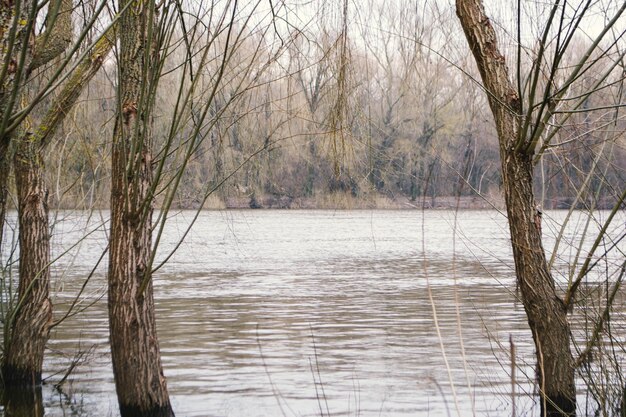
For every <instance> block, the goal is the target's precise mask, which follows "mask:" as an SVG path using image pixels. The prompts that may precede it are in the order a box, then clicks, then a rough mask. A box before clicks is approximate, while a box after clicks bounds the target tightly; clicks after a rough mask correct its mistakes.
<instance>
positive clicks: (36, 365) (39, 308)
mask: <svg viewBox="0 0 626 417" xmlns="http://www.w3.org/2000/svg"><path fill="white" fill-rule="evenodd" d="M13 164H14V172H15V185H16V188H17V199H18V222H19V245H20V264H19V277H20V280H19V285H18V300H17V305H16V307H15V309H14V311H12V312H11V313H10V314H9V322H8V324H9V326H8V328H9V329H10V331H9V332H8V334H5V344H4V346H5V349H6V351H5V354H4V357H3V362H2V377H3V380H4V383H5V385H8V386H29V385H39V384H41V370H42V364H43V353H44V348H45V345H46V342H47V341H48V335H49V333H50V325H51V324H52V303H51V302H50V298H49V286H50V231H49V229H48V204H47V190H46V188H45V182H44V175H43V158H42V155H41V149H40V148H39V147H37V146H36V145H35V144H34V143H33V141H32V140H31V136H30V135H25V136H23V137H22V138H21V139H20V140H19V141H18V143H17V149H16V152H15V157H14V160H13Z"/></svg>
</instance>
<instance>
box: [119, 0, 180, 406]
mask: <svg viewBox="0 0 626 417" xmlns="http://www.w3.org/2000/svg"><path fill="white" fill-rule="evenodd" d="M120 6H121V7H122V8H127V10H126V11H125V12H124V13H122V16H121V19H120V22H119V30H120V45H119V61H118V71H119V75H118V77H119V83H118V100H117V101H118V108H117V113H116V120H115V129H114V133H113V145H112V146H113V149H112V160H111V161H112V162H111V163H112V171H111V181H112V184H111V226H110V227H111V232H110V250H109V272H108V283H109V292H108V293H109V296H108V305H109V329H110V340H111V356H112V361H113V374H114V377H115V388H116V391H117V397H118V403H119V407H120V414H121V415H122V416H123V417H126V416H133V417H137V416H163V417H169V416H173V415H174V413H173V411H172V407H171V404H170V400H169V395H168V392H167V385H166V382H165V377H164V375H163V367H162V365H161V355H160V351H159V343H158V339H157V334H156V322H155V312H154V298H153V294H152V279H151V274H152V271H151V268H150V260H151V258H152V213H153V204H154V201H153V197H154V196H153V195H152V194H151V190H152V186H153V176H154V174H153V156H152V146H153V138H152V129H151V127H152V112H153V107H154V91H155V89H156V86H157V83H158V80H159V77H160V75H159V74H160V66H159V65H158V62H159V59H158V53H159V49H160V45H161V41H163V39H162V38H161V37H160V36H161V35H162V34H163V33H162V32H161V31H159V30H158V25H157V24H156V23H157V17H156V15H157V10H156V7H157V6H156V4H155V2H152V1H133V0H125V1H122V2H120ZM164 15H165V13H164ZM161 21H162V20H161ZM144 282H145V284H144Z"/></svg>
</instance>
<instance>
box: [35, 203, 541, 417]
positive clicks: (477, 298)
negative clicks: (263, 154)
mask: <svg viewBox="0 0 626 417" xmlns="http://www.w3.org/2000/svg"><path fill="white" fill-rule="evenodd" d="M192 214H193V213H181V214H179V215H178V216H176V217H175V218H173V219H172V220H171V223H170V226H169V229H168V230H167V233H166V236H165V241H164V242H163V244H162V245H161V247H160V252H159V256H160V257H161V259H162V258H163V257H165V256H167V254H168V252H169V251H170V250H172V248H173V247H174V245H175V244H176V242H177V240H178V238H179V236H181V235H182V233H183V232H184V230H185V227H186V225H187V224H188V221H189V220H190V219H191V217H192ZM423 216H424V218H423ZM83 220H84V216H78V217H76V216H67V218H66V220H65V221H64V222H62V223H60V224H57V225H56V227H55V242H56V246H55V250H56V251H57V252H58V253H60V252H61V251H62V250H63V248H68V247H70V246H71V245H73V244H75V242H76V238H77V236H80V235H81V234H83V233H84V232H83V229H84V222H83ZM96 225H97V224H96V223H95V220H93V219H92V220H91V225H90V226H88V228H89V230H91V229H93V228H94V227H95V226H96ZM453 230H454V213H450V212H437V211H428V212H425V213H420V212H417V211H373V212H371V211H358V212H332V211H270V212H264V211H254V212H251V211H235V212H206V213H202V215H201V216H200V219H199V220H198V223H197V224H196V226H195V228H194V229H193V231H192V233H191V234H190V236H189V237H188V239H187V240H186V241H185V243H184V244H183V245H182V246H181V247H180V249H179V250H178V252H177V253H176V254H175V255H174V257H173V258H172V259H171V261H170V262H169V263H167V264H166V265H165V266H163V267H162V268H161V269H160V270H159V271H158V272H157V274H156V276H155V298H156V300H157V308H158V313H157V315H158V326H159V339H160V343H161V351H162V355H163V363H164V367H165V373H166V376H167V377H168V385H169V389H170V392H171V394H172V401H173V404H174V406H175V410H176V413H177V415H178V416H280V415H286V416H319V415H321V414H322V413H323V414H326V413H327V410H328V411H329V412H330V415H332V416H409V415H411V416H415V415H427V414H428V415H431V416H438V415H446V414H447V411H448V410H449V411H450V412H451V413H453V414H455V413H456V410H457V408H458V409H460V410H461V412H462V413H463V414H468V413H470V411H471V410H472V408H474V410H476V413H477V414H480V415H485V414H486V415H503V414H505V413H506V414H510V412H511V409H510V407H511V405H510V404H511V398H510V392H511V381H510V376H509V373H510V355H509V336H512V337H513V340H514V341H515V343H516V350H517V358H516V362H517V365H518V372H517V374H518V378H519V380H518V381H517V383H518V386H517V388H516V391H517V392H518V393H521V394H522V396H520V398H518V399H517V404H518V411H520V415H522V413H521V412H523V411H524V410H529V409H530V408H531V406H532V400H531V399H529V398H528V396H525V395H523V394H525V393H528V392H532V389H533V387H532V385H531V384H530V383H529V382H528V381H529V380H532V379H533V378H532V366H531V365H532V361H533V355H532V353H533V350H532V346H531V344H530V343H531V339H530V334H529V331H528V329H527V324H526V321H525V316H524V314H523V310H522V308H521V305H519V304H518V303H516V298H515V294H514V291H515V287H514V281H513V272H512V262H511V261H510V250H509V244H508V240H507V238H506V220H505V219H504V218H503V217H502V216H501V215H499V214H498V213H495V212H463V213H459V223H458V225H457V230H456V239H454V233H453ZM105 242H106V239H105V235H104V234H103V233H102V232H97V233H93V234H91V235H90V236H89V237H88V238H87V239H86V240H85V241H84V242H82V243H81V245H80V247H78V248H77V249H76V250H73V251H71V253H70V254H69V255H68V256H65V257H63V258H62V259H61V260H60V261H59V262H58V263H57V264H55V268H56V272H57V274H56V275H57V279H56V281H55V284H54V287H55V288H56V290H57V291H56V295H55V300H54V303H55V308H56V314H57V317H60V316H62V315H63V313H64V311H65V310H66V309H67V308H68V306H69V304H70V302H71V300H72V299H73V297H74V296H75V294H77V293H78V291H79V289H80V287H81V286H82V285H83V282H84V279H85V277H86V276H87V275H88V274H89V271H90V270H91V269H92V268H93V266H94V264H95V262H96V261H97V260H98V258H99V257H100V255H101V252H102V250H103V249H104V247H105V245H106V243H105ZM453 247H454V248H455V250H454V251H453ZM105 270H106V265H100V266H99V268H97V269H96V271H97V272H96V274H95V276H94V277H93V278H92V279H91V281H90V282H89V283H88V285H87V286H86V289H85V292H84V293H83V299H82V304H81V308H84V307H88V308H86V309H84V311H82V312H81V313H80V314H78V315H76V316H73V317H71V318H70V319H68V320H66V321H65V322H63V323H62V324H60V325H59V326H58V327H56V328H55V329H54V330H53V332H52V337H51V341H50V346H49V350H48V352H47V356H46V363H45V371H46V376H47V377H48V378H49V383H48V384H47V385H46V386H45V387H44V405H45V407H46V415H48V416H64V415H85V416H87V415H104V416H107V415H110V416H116V415H118V412H117V404H116V399H115V395H114V391H115V390H114V385H113V380H112V371H111V366H110V358H109V354H108V330H107V321H106V297H105V279H104V271H105ZM429 291H430V294H429ZM430 295H432V299H434V304H433V303H431V301H430V300H431V297H430ZM434 313H436V316H437V319H438V320H437V323H438V326H439V331H440V335H441V338H440V337H439V336H438V332H437V329H436V326H435V321H434ZM442 347H443V349H442ZM77 352H82V353H84V354H85V356H84V357H83V358H82V361H81V362H80V363H79V365H78V366H77V367H76V369H75V370H74V372H73V373H72V375H71V376H70V378H69V379H68V381H67V382H66V383H65V384H64V386H63V388H62V389H61V390H53V389H52V388H51V386H52V384H53V383H54V382H55V381H58V380H59V379H61V377H62V375H63V373H64V372H65V370H66V369H67V367H68V366H69V365H70V364H71V363H72V361H73V360H74V359H75V358H76V355H77ZM446 363H447V364H448V367H449V368H450V375H451V381H450V378H449V376H448V371H447V370H446ZM451 382H452V384H451ZM453 388H454V389H453Z"/></svg>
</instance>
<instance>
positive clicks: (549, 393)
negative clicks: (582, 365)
mask: <svg viewBox="0 0 626 417" xmlns="http://www.w3.org/2000/svg"><path fill="white" fill-rule="evenodd" d="M456 5H457V15H458V17H459V19H460V21H461V25H462V26H463V30H464V31H465V36H466V37H467V40H468V43H469V46H470V49H471V50H472V53H473V54H474V58H475V60H476V63H477V65H478V69H479V71H480V74H481V77H482V80H483V83H484V86H485V89H486V90H487V93H488V98H489V104H490V107H491V110H492V113H493V115H494V119H495V122H496V128H497V132H498V139H499V143H500V158H501V163H502V182H503V188H504V196H505V202H506V207H507V215H508V221H509V229H510V233H511V243H512V246H513V257H514V259H515V272H516V275H517V282H518V285H519V287H520V289H521V293H522V301H523V304H524V309H525V311H526V316H527V318H528V324H529V326H530V329H531V331H532V334H533V340H534V342H535V347H536V356H537V365H536V370H537V381H538V384H539V389H540V402H541V415H542V416H564V415H565V416H571V415H575V413H576V391H575V383H574V362H573V358H572V354H571V350H570V328H569V323H568V321H567V317H566V316H567V310H566V308H565V306H564V304H563V302H562V301H561V299H560V298H559V297H558V295H557V293H556V288H555V284H554V280H553V278H552V276H551V274H550V270H549V267H548V263H547V261H546V257H545V252H544V250H543V246H542V243H541V218H540V214H539V213H538V211H537V209H536V203H535V199H534V195H533V189H532V183H533V162H532V160H533V154H532V152H528V151H524V150H523V147H521V146H518V144H519V143H520V140H522V139H523V138H520V125H521V116H520V114H521V110H522V109H521V103H520V100H519V97H518V94H517V92H516V91H515V89H514V88H513V86H512V85H511V82H510V81H509V78H508V76H509V74H508V69H507V67H506V64H505V60H504V57H503V56H502V54H501V53H500V52H499V50H498V47H497V43H496V35H495V31H494V30H493V27H492V26H491V23H490V22H489V19H488V18H487V16H486V15H485V13H484V9H483V6H482V2H481V1H480V0H457V1H456Z"/></svg>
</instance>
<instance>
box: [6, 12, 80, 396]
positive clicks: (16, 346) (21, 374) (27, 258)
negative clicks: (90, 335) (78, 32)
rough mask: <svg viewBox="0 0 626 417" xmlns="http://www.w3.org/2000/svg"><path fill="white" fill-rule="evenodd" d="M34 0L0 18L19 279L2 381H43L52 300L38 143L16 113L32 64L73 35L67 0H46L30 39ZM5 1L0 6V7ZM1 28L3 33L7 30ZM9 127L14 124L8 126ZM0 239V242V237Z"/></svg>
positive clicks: (9, 320) (44, 61)
mask: <svg viewBox="0 0 626 417" xmlns="http://www.w3.org/2000/svg"><path fill="white" fill-rule="evenodd" d="M39 6H40V5H39V4H38V3H37V2H26V1H24V2H20V1H18V2H15V3H14V4H13V10H12V12H13V13H12V15H11V16H10V17H11V19H9V20H4V18H5V17H6V16H5V15H4V14H5V12H6V10H3V13H2V14H3V21H2V26H3V28H2V35H3V37H4V39H3V45H2V46H3V52H4V56H3V68H2V90H1V91H2V93H1V96H0V108H1V113H0V115H1V118H2V125H1V129H0V132H1V135H0V144H1V145H0V165H1V166H2V174H1V177H0V204H1V205H2V206H1V207H0V227H3V226H4V224H3V223H4V213H5V209H6V193H7V180H8V172H9V164H10V159H11V158H10V155H9V149H10V145H11V140H13V141H15V142H16V144H15V148H16V152H15V158H14V164H15V168H16V169H15V174H16V175H15V178H16V188H17V190H18V195H17V200H18V219H19V227H20V229H19V243H20V249H21V250H20V263H19V285H18V299H17V302H16V305H15V307H14V308H13V309H12V311H11V312H10V313H9V317H8V318H7V319H6V320H5V329H4V349H5V351H4V355H3V358H2V378H3V381H4V383H5V385H6V386H8V387H13V386H36V385H38V384H40V383H41V369H42V363H43V353H44V347H45V344H46V342H47V340H48V334H49V331H50V325H51V323H52V304H51V302H50V299H49V296H48V293H49V282H50V270H49V264H50V245H49V230H48V209H47V202H46V191H45V186H44V184H43V169H42V167H41V156H42V155H41V152H40V151H41V148H40V146H39V143H38V136H37V135H36V134H35V133H34V132H33V126H32V125H31V122H30V119H29V118H28V116H27V115H26V116H23V117H22V120H21V121H20V117H19V116H16V114H17V113H19V112H20V111H22V105H21V103H22V102H23V101H24V100H25V98H26V97H27V93H26V89H27V87H26V84H27V80H28V78H29V77H30V76H31V74H33V72H34V71H35V70H37V69H38V68H40V67H41V66H43V65H45V64H47V63H48V62H50V61H52V60H53V59H55V58H56V57H57V56H59V55H60V54H61V53H63V51H64V50H65V49H66V48H67V47H68V46H69V45H70V43H71V40H72V24H71V22H72V19H71V11H72V1H71V0H57V1H54V2H51V3H50V6H49V10H48V14H47V21H48V25H47V30H46V31H44V32H43V33H41V34H40V35H39V36H37V37H36V38H35V41H34V42H32V41H31V40H30V37H31V35H32V33H33V32H34V23H35V20H36V17H37V13H38V8H39ZM3 7H5V6H3ZM7 29H8V33H6V32H5V31H7ZM12 125H13V127H11V126H12ZM0 243H1V242H0Z"/></svg>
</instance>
